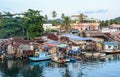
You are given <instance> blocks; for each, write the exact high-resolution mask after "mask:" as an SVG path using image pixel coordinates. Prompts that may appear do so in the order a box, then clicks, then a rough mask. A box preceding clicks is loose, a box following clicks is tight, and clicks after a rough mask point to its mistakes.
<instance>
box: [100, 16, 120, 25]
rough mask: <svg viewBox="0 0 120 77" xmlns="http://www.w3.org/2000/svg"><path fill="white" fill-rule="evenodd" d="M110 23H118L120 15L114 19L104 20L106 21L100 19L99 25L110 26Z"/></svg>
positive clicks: (119, 22)
mask: <svg viewBox="0 0 120 77" xmlns="http://www.w3.org/2000/svg"><path fill="white" fill-rule="evenodd" d="M112 24H120V17H117V18H115V19H110V20H106V21H100V26H101V27H106V26H110V25H112Z"/></svg>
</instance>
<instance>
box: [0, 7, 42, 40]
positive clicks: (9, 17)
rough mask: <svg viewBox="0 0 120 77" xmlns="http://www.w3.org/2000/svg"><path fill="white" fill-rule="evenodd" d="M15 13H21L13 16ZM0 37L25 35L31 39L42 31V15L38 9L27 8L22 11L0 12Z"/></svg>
mask: <svg viewBox="0 0 120 77" xmlns="http://www.w3.org/2000/svg"><path fill="white" fill-rule="evenodd" d="M15 15H22V17H21V16H17V17H13V16H15ZM0 21H2V24H1V22H0V38H9V37H15V36H20V37H27V38H28V39H32V38H34V37H37V36H39V35H40V34H42V32H43V30H44V29H43V16H41V15H40V11H38V10H32V9H29V10H27V11H26V12H24V13H19V14H11V13H10V12H4V14H1V13H0Z"/></svg>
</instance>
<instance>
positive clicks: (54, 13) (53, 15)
mask: <svg viewBox="0 0 120 77" xmlns="http://www.w3.org/2000/svg"><path fill="white" fill-rule="evenodd" d="M52 17H53V18H54V19H55V17H57V13H56V11H53V12H52Z"/></svg>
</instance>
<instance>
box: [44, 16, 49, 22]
mask: <svg viewBox="0 0 120 77" xmlns="http://www.w3.org/2000/svg"><path fill="white" fill-rule="evenodd" d="M44 22H45V23H47V22H48V16H47V15H45V16H44Z"/></svg>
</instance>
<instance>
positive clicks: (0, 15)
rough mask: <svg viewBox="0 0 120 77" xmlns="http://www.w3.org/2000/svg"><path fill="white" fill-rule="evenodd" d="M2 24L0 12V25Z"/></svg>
mask: <svg viewBox="0 0 120 77" xmlns="http://www.w3.org/2000/svg"><path fill="white" fill-rule="evenodd" d="M1 25H2V14H1V13H0V26H1Z"/></svg>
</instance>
